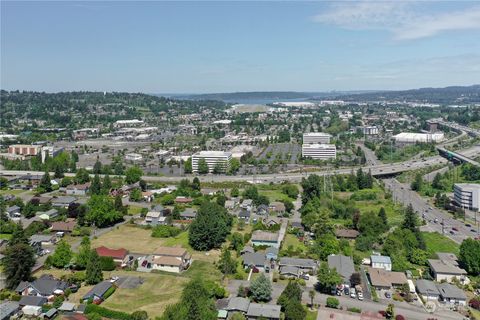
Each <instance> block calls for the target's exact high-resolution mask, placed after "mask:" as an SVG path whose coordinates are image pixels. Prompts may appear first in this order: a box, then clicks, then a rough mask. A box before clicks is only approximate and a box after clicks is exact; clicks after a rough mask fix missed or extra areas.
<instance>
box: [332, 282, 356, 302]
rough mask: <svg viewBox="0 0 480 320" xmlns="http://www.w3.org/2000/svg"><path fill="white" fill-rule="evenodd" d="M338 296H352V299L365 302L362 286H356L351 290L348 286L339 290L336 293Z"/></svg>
mask: <svg viewBox="0 0 480 320" xmlns="http://www.w3.org/2000/svg"><path fill="white" fill-rule="evenodd" d="M334 293H335V294H336V295H337V296H341V295H345V296H350V298H352V299H358V300H363V291H362V287H361V286H358V285H357V286H355V288H350V287H349V286H347V285H344V286H343V288H337V289H336V291H335V292H334Z"/></svg>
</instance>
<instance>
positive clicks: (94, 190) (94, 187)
mask: <svg viewBox="0 0 480 320" xmlns="http://www.w3.org/2000/svg"><path fill="white" fill-rule="evenodd" d="M101 189H102V184H101V183H100V177H99V176H98V174H95V176H94V177H93V181H92V184H91V185H90V194H92V195H94V194H95V195H98V194H100V190H101Z"/></svg>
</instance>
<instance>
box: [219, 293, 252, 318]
mask: <svg viewBox="0 0 480 320" xmlns="http://www.w3.org/2000/svg"><path fill="white" fill-rule="evenodd" d="M249 305H250V300H248V299H247V298H242V297H233V298H230V300H229V301H228V305H227V307H226V308H225V309H226V310H227V311H228V312H241V313H243V314H246V313H247V312H248V307H249Z"/></svg>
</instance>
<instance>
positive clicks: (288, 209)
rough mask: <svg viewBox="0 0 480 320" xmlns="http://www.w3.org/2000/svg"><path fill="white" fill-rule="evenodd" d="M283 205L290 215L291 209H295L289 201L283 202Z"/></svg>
mask: <svg viewBox="0 0 480 320" xmlns="http://www.w3.org/2000/svg"><path fill="white" fill-rule="evenodd" d="M282 202H283V204H284V205H285V211H286V212H288V213H290V212H292V210H293V209H295V205H294V204H293V202H292V201H290V200H283V201H282Z"/></svg>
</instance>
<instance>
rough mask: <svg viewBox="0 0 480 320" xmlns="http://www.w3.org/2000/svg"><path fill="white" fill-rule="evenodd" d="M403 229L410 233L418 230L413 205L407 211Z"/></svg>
mask: <svg viewBox="0 0 480 320" xmlns="http://www.w3.org/2000/svg"><path fill="white" fill-rule="evenodd" d="M402 228H404V229H408V230H410V231H415V229H416V228H417V214H416V213H415V211H414V210H413V206H412V205H411V204H409V205H408V207H407V209H406V211H405V217H404V219H403V223H402Z"/></svg>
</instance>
